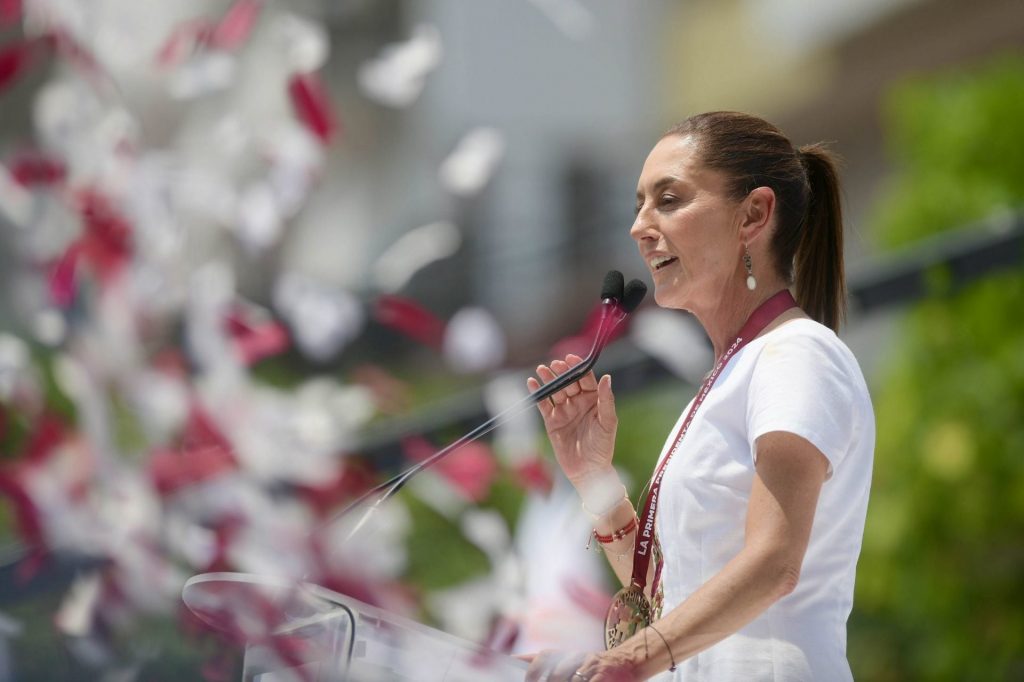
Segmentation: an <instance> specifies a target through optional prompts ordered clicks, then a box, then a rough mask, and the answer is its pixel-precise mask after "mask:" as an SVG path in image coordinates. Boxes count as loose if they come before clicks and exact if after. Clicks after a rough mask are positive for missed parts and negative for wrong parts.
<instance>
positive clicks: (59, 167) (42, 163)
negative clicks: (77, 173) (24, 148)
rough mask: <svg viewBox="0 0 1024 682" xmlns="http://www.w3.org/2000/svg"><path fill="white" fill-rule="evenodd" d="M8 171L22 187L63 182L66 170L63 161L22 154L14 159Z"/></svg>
mask: <svg viewBox="0 0 1024 682" xmlns="http://www.w3.org/2000/svg"><path fill="white" fill-rule="evenodd" d="M8 170H9V171H10V173H11V177H13V178H14V180H15V182H17V183H18V184H19V185H21V186H22V187H32V186H35V185H55V184H58V183H61V182H63V181H64V179H65V178H66V177H67V173H68V169H67V166H66V165H65V164H64V162H63V161H61V160H60V159H55V158H53V157H50V156H46V155H45V154H24V155H21V156H18V157H16V158H15V159H14V160H13V161H12V162H11V163H10V164H8Z"/></svg>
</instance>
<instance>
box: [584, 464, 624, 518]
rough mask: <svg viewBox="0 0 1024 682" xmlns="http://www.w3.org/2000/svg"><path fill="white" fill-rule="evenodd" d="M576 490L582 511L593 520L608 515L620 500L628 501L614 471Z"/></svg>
mask: <svg viewBox="0 0 1024 682" xmlns="http://www.w3.org/2000/svg"><path fill="white" fill-rule="evenodd" d="M577 490H578V491H579V494H580V499H581V500H582V501H583V511H585V512H587V513H588V514H590V515H591V516H592V517H594V518H595V519H599V518H601V517H602V516H605V515H607V514H608V513H610V512H611V511H612V510H613V509H615V507H617V506H618V504H619V503H620V502H621V501H622V500H624V499H629V494H628V493H627V492H626V486H624V485H623V484H622V481H621V480H620V479H619V475H618V474H617V473H616V472H615V471H614V470H612V471H610V472H609V473H608V474H606V475H603V476H598V477H595V478H593V479H591V480H589V481H587V482H586V483H585V484H583V485H581V486H580V487H579V488H578V489H577Z"/></svg>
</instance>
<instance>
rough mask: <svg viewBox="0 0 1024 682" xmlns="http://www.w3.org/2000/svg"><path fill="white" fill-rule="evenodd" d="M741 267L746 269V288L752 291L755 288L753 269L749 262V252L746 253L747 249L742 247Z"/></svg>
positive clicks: (755, 281)
mask: <svg viewBox="0 0 1024 682" xmlns="http://www.w3.org/2000/svg"><path fill="white" fill-rule="evenodd" d="M743 265H745V266H746V268H747V288H748V289H750V290H751V291H753V290H754V289H756V288H757V280H756V279H754V268H753V266H752V265H751V262H750V251H747V247H746V246H744V247H743Z"/></svg>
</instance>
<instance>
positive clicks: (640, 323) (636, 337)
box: [630, 308, 714, 385]
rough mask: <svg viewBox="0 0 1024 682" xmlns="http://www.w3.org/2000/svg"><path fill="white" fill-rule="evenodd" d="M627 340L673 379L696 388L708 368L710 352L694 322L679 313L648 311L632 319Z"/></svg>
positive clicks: (711, 359) (712, 358) (652, 309)
mask: <svg viewBox="0 0 1024 682" xmlns="http://www.w3.org/2000/svg"><path fill="white" fill-rule="evenodd" d="M630 338H631V339H632V341H633V343H635V344H636V345H637V347H638V348H640V350H642V351H644V352H645V353H647V354H648V355H650V356H652V357H654V358H655V359H657V360H658V361H659V362H661V363H662V364H663V365H665V367H667V368H668V369H669V370H670V371H671V372H673V373H674V374H676V376H678V377H680V378H681V379H684V380H685V381H687V382H689V383H691V384H693V385H699V384H700V383H701V381H703V377H704V374H705V373H706V372H707V371H708V370H710V369H711V365H712V363H713V362H714V352H713V351H712V350H711V347H710V345H708V343H707V340H706V339H705V337H704V335H703V332H702V331H701V330H700V328H699V327H698V325H697V324H696V322H694V321H692V320H691V319H689V318H687V317H686V316H685V315H683V314H682V313H679V312H676V311H673V310H666V309H664V308H648V309H645V310H642V311H640V312H638V313H637V314H636V315H635V317H634V318H633V325H632V327H631V328H630Z"/></svg>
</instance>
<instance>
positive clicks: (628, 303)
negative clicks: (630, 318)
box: [622, 279, 647, 313]
mask: <svg viewBox="0 0 1024 682" xmlns="http://www.w3.org/2000/svg"><path fill="white" fill-rule="evenodd" d="M646 295H647V285H646V284H644V283H643V282H641V281H640V280H638V279H631V280H629V284H627V285H626V288H625V291H623V293H622V309H623V310H625V311H626V312H627V313H631V312H633V311H634V310H636V309H637V306H639V305H640V302H641V301H643V300H644V296H646Z"/></svg>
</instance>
